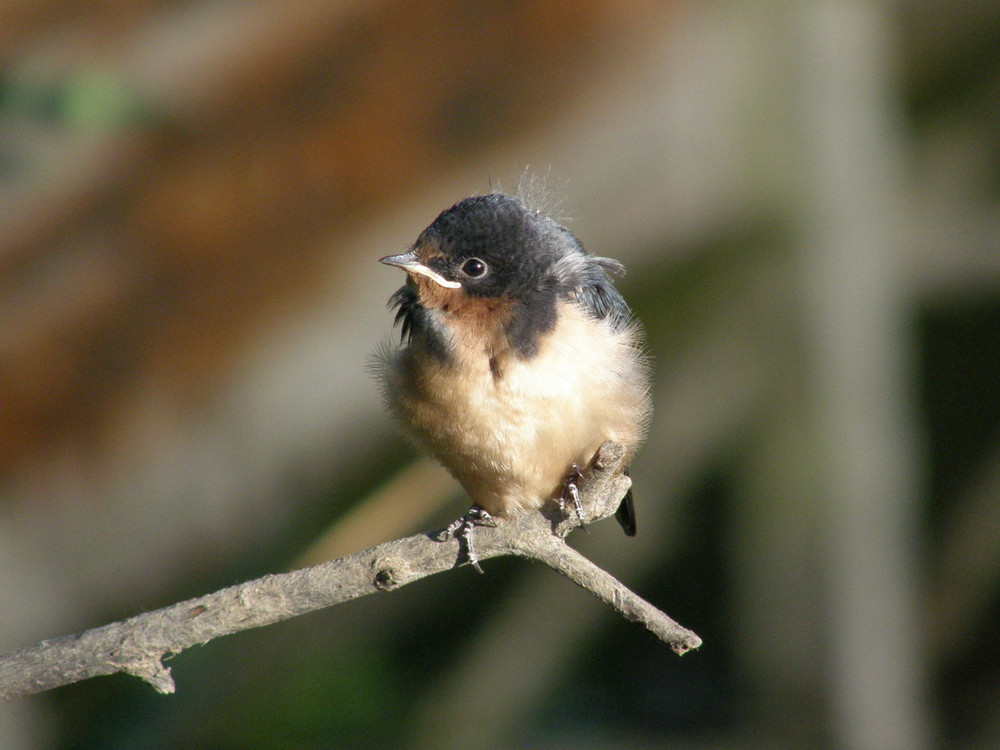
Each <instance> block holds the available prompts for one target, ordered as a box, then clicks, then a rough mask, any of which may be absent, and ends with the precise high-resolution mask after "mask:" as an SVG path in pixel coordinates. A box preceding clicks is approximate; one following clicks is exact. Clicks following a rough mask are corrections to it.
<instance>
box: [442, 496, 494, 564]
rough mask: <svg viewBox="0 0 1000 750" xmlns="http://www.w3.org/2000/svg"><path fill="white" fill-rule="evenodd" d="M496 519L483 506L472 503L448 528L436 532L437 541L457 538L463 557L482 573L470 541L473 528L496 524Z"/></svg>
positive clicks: (473, 546)
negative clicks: (461, 546) (463, 549)
mask: <svg viewBox="0 0 1000 750" xmlns="http://www.w3.org/2000/svg"><path fill="white" fill-rule="evenodd" d="M496 525H497V522H496V519H495V518H493V516H491V515H490V514H489V513H488V512H487V511H486V510H485V509H484V508H480V507H479V506H478V505H473V506H472V507H471V508H469V510H468V511H466V513H465V515H464V516H462V517H461V518H459V519H457V520H455V521H453V522H452V523H451V524H450V525H449V526H448V528H446V529H445V530H444V531H442V532H441V533H440V534H438V541H442V542H444V541H447V540H448V539H458V541H459V544H463V545H464V546H465V559H466V560H468V561H469V564H470V565H471V566H472V567H473V568H475V569H476V572H477V573H482V572H483V569H482V568H481V567H479V558H478V557H476V546H475V544H474V543H473V541H472V537H473V530H474V529H475V528H476V527H477V526H496Z"/></svg>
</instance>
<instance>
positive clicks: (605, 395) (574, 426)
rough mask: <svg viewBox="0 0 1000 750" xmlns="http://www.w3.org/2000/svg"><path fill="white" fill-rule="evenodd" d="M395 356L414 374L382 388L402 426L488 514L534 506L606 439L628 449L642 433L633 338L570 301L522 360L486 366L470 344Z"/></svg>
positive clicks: (641, 389) (641, 380)
mask: <svg viewBox="0 0 1000 750" xmlns="http://www.w3.org/2000/svg"><path fill="white" fill-rule="evenodd" d="M402 356H403V357H404V358H405V357H408V356H409V357H411V359H410V361H409V362H407V363H405V364H406V369H408V370H409V371H410V372H411V373H413V374H415V375H416V376H417V380H418V382H419V387H418V388H415V389H414V388H410V389H405V390H404V389H400V388H391V389H390V393H391V394H392V398H393V400H394V406H395V408H396V410H397V411H398V412H399V414H400V416H401V418H402V420H403V422H404V424H405V425H406V426H407V427H408V428H409V429H410V431H411V432H412V433H413V434H414V436H415V437H416V438H417V439H418V440H419V441H420V442H421V443H423V444H424V445H425V446H426V447H427V448H428V450H430V452H431V453H432V454H433V455H434V456H435V457H436V458H437V459H438V460H439V461H441V463H442V464H443V465H444V466H445V467H446V468H448V470H449V471H451V473H452V474H453V475H454V476H455V478H456V479H458V481H459V482H460V483H461V484H462V486H463V487H464V488H465V490H466V492H468V493H469V496H470V497H471V498H472V499H473V500H474V501H475V502H476V503H478V504H479V505H481V506H482V507H483V508H485V509H486V510H488V511H489V512H490V513H493V514H499V515H504V514H510V513H516V512H518V511H521V510H524V509H528V508H536V507H539V506H541V505H542V504H543V503H544V502H546V501H547V500H548V499H550V498H552V497H553V496H554V495H555V494H556V493H557V492H558V491H559V489H560V488H561V485H562V481H563V479H564V478H565V476H566V473H567V472H568V470H569V469H570V467H571V465H572V464H574V463H576V464H580V465H581V466H584V465H586V463H587V462H589V461H590V459H591V458H592V456H593V454H594V453H595V451H596V450H597V448H598V447H599V446H600V445H601V443H603V442H604V441H605V440H609V439H613V440H617V441H619V442H621V443H623V444H624V445H625V446H626V447H627V448H629V449H630V451H631V450H632V449H634V447H635V446H636V445H637V443H638V442H639V441H640V440H641V438H642V436H643V434H644V432H645V424H646V421H647V416H648V411H649V405H648V393H647V385H646V382H647V380H646V365H645V360H644V359H643V357H642V355H641V354H640V353H639V352H638V350H637V349H636V348H635V344H634V336H633V335H632V334H631V333H630V332H625V333H621V332H619V333H614V332H613V331H612V330H611V328H610V327H609V326H608V325H606V324H604V323H598V322H596V321H594V320H593V319H591V318H589V317H587V316H586V314H585V313H583V312H582V311H580V310H578V309H577V308H576V307H575V306H572V305H568V304H563V305H561V306H560V310H559V318H558V323H557V325H556V328H555V330H554V331H553V332H552V333H550V334H549V335H548V336H547V337H546V338H545V339H544V340H543V342H542V343H541V346H540V347H539V351H538V353H537V354H536V356H534V357H532V358H530V359H522V358H519V357H517V356H516V355H514V354H509V356H504V357H500V358H497V357H494V361H493V363H492V365H491V362H490V356H489V355H488V354H487V353H486V351H484V348H483V347H481V346H477V345H469V346H465V347H461V348H460V349H459V350H458V351H457V352H456V360H455V361H454V362H452V363H449V364H442V363H440V362H438V361H436V360H434V359H433V358H431V357H416V356H414V355H413V354H412V353H410V352H404V353H403V354H402ZM498 359H499V362H498ZM402 367H403V364H402V363H398V364H397V365H396V368H395V370H396V373H395V376H396V377H398V373H399V372H400V371H401V369H402ZM389 378H390V380H391V379H393V378H394V375H393V373H391V372H390V374H389Z"/></svg>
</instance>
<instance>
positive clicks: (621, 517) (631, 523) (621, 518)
mask: <svg viewBox="0 0 1000 750" xmlns="http://www.w3.org/2000/svg"><path fill="white" fill-rule="evenodd" d="M625 476H628V469H626V470H625ZM615 518H617V519H618V523H620V524H621V527H622V528H623V529H624V530H625V533H626V534H627V535H628V536H635V503H633V502H632V488H631V487H629V488H628V492H626V493H625V497H623V498H622V504H621V505H619V506H618V510H616V511H615Z"/></svg>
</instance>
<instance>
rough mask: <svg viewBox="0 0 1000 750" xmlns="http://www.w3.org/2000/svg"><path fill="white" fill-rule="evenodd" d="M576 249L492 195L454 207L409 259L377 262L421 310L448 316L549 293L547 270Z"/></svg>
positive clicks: (565, 236) (566, 236) (541, 221)
mask: <svg viewBox="0 0 1000 750" xmlns="http://www.w3.org/2000/svg"><path fill="white" fill-rule="evenodd" d="M576 247H578V243H577V242H576V239H575V238H574V237H573V235H572V234H570V233H569V231H568V230H566V229H564V228H563V227H561V226H559V225H558V224H556V223H555V222H554V221H552V220H551V219H550V218H548V217H547V216H545V215H544V214H541V213H539V212H536V211H533V210H531V209H529V208H527V207H526V206H525V205H524V203H522V202H521V201H520V200H519V199H517V198H512V197H510V196H507V195H503V194H501V193H491V194H489V195H482V196H475V197H472V198H466V199H464V200H462V201H459V202H458V203H456V204H455V205H454V206H452V207H451V208H449V209H447V210H446V211H443V212H442V213H441V214H440V215H439V216H438V217H437V218H436V219H435V220H434V222H433V223H432V224H431V225H430V226H429V227H427V228H426V229H425V230H424V231H423V232H421V233H420V236H419V237H418V238H417V241H416V242H415V243H414V245H413V247H412V248H411V249H410V250H409V251H408V252H405V253H401V254H399V255H389V256H387V257H385V258H382V259H381V261H380V262H382V263H385V264H387V265H390V266H397V267H399V268H402V269H403V270H404V271H406V272H407V274H408V275H409V278H410V281H411V283H412V284H413V285H414V286H415V288H416V291H417V294H418V296H419V298H420V302H421V304H423V305H424V306H426V307H429V308H448V307H454V306H456V305H459V304H461V303H462V302H463V300H467V301H473V300H475V299H479V300H486V299H510V300H512V301H521V300H524V299H526V298H528V297H531V296H533V295H534V294H537V293H543V292H546V291H547V292H549V293H554V291H555V290H554V288H552V283H551V282H552V272H553V269H554V267H555V266H556V263H557V261H558V260H559V259H560V258H561V257H563V256H564V255H566V253H567V252H569V251H571V250H572V249H574V248H576Z"/></svg>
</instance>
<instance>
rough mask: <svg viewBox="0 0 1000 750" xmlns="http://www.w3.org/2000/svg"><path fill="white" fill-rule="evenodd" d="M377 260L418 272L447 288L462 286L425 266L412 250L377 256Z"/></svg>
mask: <svg viewBox="0 0 1000 750" xmlns="http://www.w3.org/2000/svg"><path fill="white" fill-rule="evenodd" d="M378 262H379V263H385V264H386V265H387V266H396V267H397V268H402V269H403V270H404V271H406V272H407V273H419V274H420V275H421V276H426V277H427V278H428V279H430V280H431V281H434V282H436V283H438V284H440V285H441V286H443V287H445V288H447V289H460V288H461V287H462V285H461V284H460V283H458V282H457V281H449V280H448V279H446V278H445V277H444V276H442V275H441V274H439V273H438V272H437V271H435V270H434V269H433V268H428V267H427V266H425V265H424V264H423V263H422V262H421V260H420V258H419V257H417V254H416V253H415V252H413V251H412V250H411V251H410V252H407V253H400V254H399V255H387V256H385V257H384V258H379V261H378Z"/></svg>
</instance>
